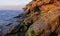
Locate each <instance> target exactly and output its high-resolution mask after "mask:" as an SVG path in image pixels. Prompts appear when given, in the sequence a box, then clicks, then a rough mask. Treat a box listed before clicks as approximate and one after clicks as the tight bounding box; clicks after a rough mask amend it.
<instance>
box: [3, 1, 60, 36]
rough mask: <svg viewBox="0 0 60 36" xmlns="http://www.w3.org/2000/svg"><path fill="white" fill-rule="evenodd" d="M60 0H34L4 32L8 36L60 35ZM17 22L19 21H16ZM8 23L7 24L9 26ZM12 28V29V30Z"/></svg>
mask: <svg viewBox="0 0 60 36" xmlns="http://www.w3.org/2000/svg"><path fill="white" fill-rule="evenodd" d="M59 3H60V0H32V1H31V2H30V3H28V4H27V5H26V6H25V8H23V9H24V13H22V14H19V16H17V17H14V18H15V19H17V20H16V21H15V20H14V22H12V23H10V24H12V25H13V24H14V25H13V26H14V27H12V26H11V25H10V24H9V25H10V26H11V28H7V29H8V30H6V32H5V33H4V32H3V34H4V35H6V36H60V4H59ZM16 22H17V23H16ZM9 25H6V26H9ZM10 29H11V30H10Z"/></svg>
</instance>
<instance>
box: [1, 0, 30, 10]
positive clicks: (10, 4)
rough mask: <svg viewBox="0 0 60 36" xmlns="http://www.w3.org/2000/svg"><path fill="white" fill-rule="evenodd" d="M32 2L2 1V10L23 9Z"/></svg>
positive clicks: (23, 0)
mask: <svg viewBox="0 0 60 36" xmlns="http://www.w3.org/2000/svg"><path fill="white" fill-rule="evenodd" d="M30 1H31V0H0V10H2V9H21V8H23V7H24V6H25V5H26V4H28V3H29V2H30Z"/></svg>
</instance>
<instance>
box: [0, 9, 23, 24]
mask: <svg viewBox="0 0 60 36" xmlns="http://www.w3.org/2000/svg"><path fill="white" fill-rule="evenodd" d="M22 12H23V10H0V23H4V22H5V21H6V20H9V19H11V18H13V17H14V16H18V14H20V13H22Z"/></svg>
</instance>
